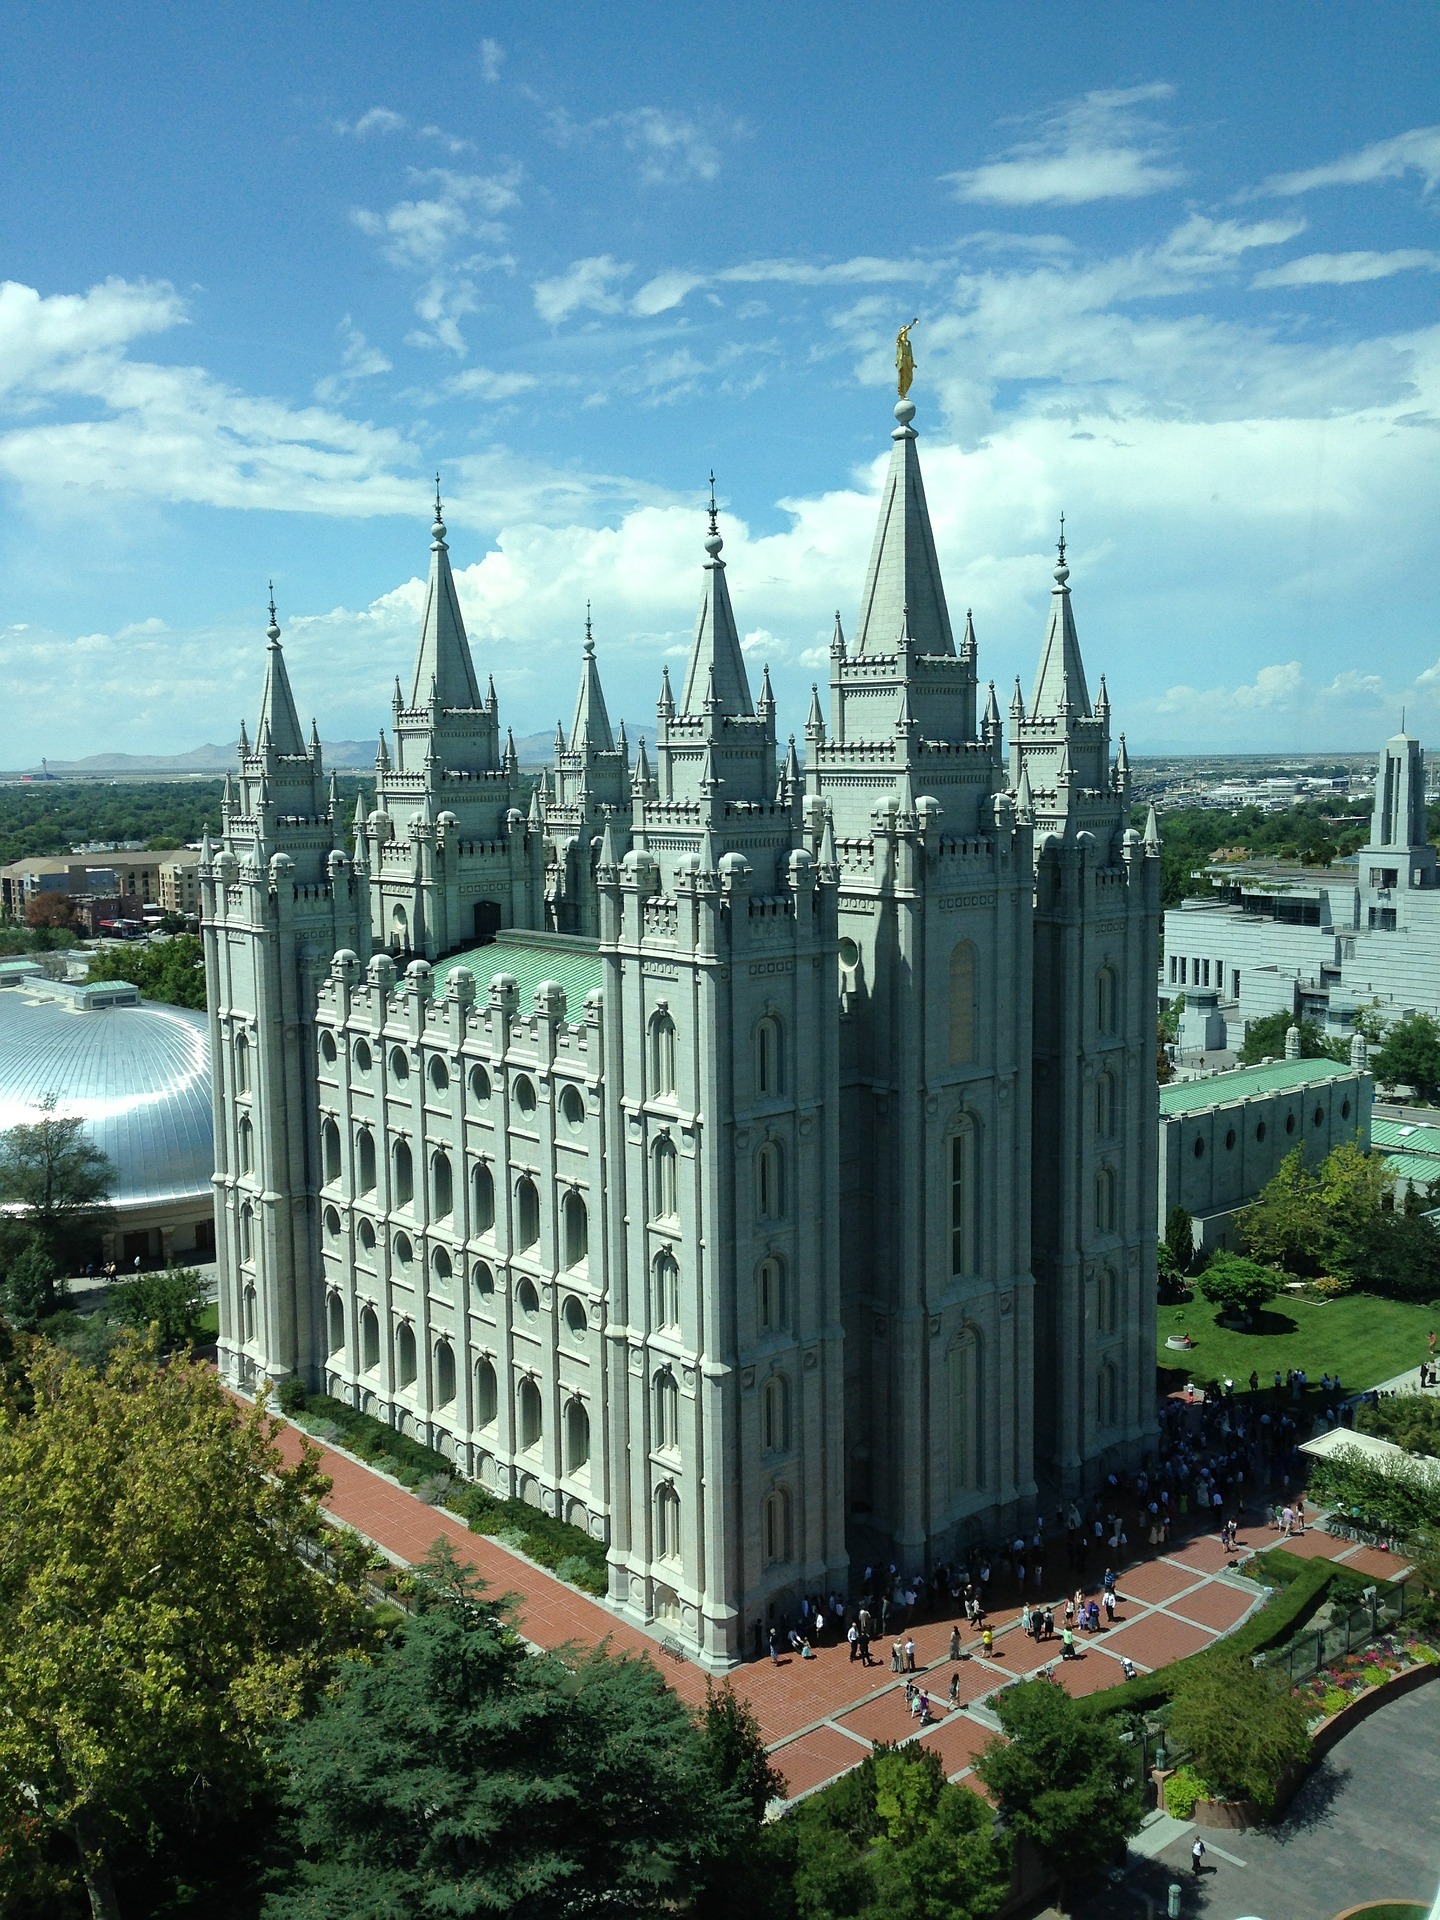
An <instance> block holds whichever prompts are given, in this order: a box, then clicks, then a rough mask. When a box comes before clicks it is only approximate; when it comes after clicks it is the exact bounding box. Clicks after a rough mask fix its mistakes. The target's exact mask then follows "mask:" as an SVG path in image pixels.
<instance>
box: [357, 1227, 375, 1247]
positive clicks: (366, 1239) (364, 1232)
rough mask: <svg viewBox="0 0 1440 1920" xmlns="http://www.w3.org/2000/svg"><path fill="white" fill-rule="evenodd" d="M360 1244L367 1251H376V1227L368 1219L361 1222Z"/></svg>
mask: <svg viewBox="0 0 1440 1920" xmlns="http://www.w3.org/2000/svg"><path fill="white" fill-rule="evenodd" d="M360 1244H361V1246H362V1247H363V1248H364V1249H365V1251H366V1253H373V1252H374V1251H375V1229H374V1227H372V1226H371V1224H370V1222H369V1221H368V1220H362V1221H361V1222H360Z"/></svg>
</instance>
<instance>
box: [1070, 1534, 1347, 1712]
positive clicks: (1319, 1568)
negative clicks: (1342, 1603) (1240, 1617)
mask: <svg viewBox="0 0 1440 1920" xmlns="http://www.w3.org/2000/svg"><path fill="white" fill-rule="evenodd" d="M1260 1558H1261V1561H1262V1564H1263V1565H1264V1566H1265V1570H1266V1572H1267V1573H1268V1574H1269V1575H1270V1577H1271V1578H1272V1579H1274V1580H1276V1581H1277V1583H1280V1591H1279V1592H1278V1593H1277V1594H1276V1595H1275V1597H1274V1598H1273V1599H1271V1600H1269V1601H1267V1602H1266V1604H1265V1605H1264V1606H1263V1607H1262V1608H1261V1609H1260V1611H1259V1612H1258V1613H1255V1614H1252V1615H1251V1617H1250V1618H1249V1619H1248V1620H1247V1621H1246V1622H1245V1624H1244V1626H1243V1627H1237V1628H1236V1630H1235V1632H1234V1633H1227V1634H1226V1635H1225V1636H1224V1638H1223V1639H1220V1640H1217V1641H1215V1642H1214V1644H1213V1645H1211V1646H1209V1647H1206V1648H1205V1649H1204V1650H1203V1651H1202V1652H1200V1653H1192V1654H1187V1655H1186V1657H1185V1658H1184V1659H1183V1660H1173V1661H1171V1663H1170V1665H1169V1666H1168V1667H1157V1668H1156V1670H1155V1672H1154V1673H1143V1674H1137V1676H1136V1677H1135V1679H1133V1680H1122V1681H1121V1682H1120V1685H1119V1686H1118V1687H1105V1688H1103V1689H1102V1690H1101V1691H1100V1692H1099V1693H1092V1694H1088V1695H1087V1696H1086V1697H1085V1698H1084V1699H1083V1700H1081V1701H1079V1703H1078V1704H1079V1707H1080V1709H1081V1711H1082V1713H1084V1714H1086V1715H1088V1716H1090V1717H1093V1718H1099V1717H1100V1716H1102V1715H1104V1714H1107V1713H1150V1712H1153V1711H1154V1709H1155V1708H1156V1707H1162V1706H1164V1704H1165V1702H1166V1701H1167V1700H1168V1699H1169V1698H1170V1696H1171V1694H1172V1693H1173V1692H1174V1691H1175V1683H1176V1681H1177V1680H1178V1678H1179V1676H1180V1675H1181V1674H1182V1673H1186V1672H1189V1671H1190V1669H1191V1668H1193V1667H1194V1666H1196V1665H1197V1664H1198V1663H1199V1662H1201V1661H1204V1660H1209V1659H1212V1658H1214V1657H1216V1656H1217V1655H1221V1656H1227V1657H1228V1656H1229V1655H1231V1654H1234V1653H1242V1654H1254V1653H1264V1652H1265V1651H1266V1650H1267V1649H1269V1648H1270V1647H1275V1646H1279V1645H1280V1644H1281V1643H1282V1642H1283V1641H1285V1640H1288V1639H1289V1638H1290V1636H1291V1635H1292V1634H1294V1633H1298V1632H1299V1630H1300V1628H1301V1627H1303V1626H1304V1625H1305V1622H1306V1621H1307V1620H1310V1619H1312V1618H1313V1617H1314V1615H1315V1614H1316V1613H1318V1612H1319V1610H1320V1608H1321V1607H1322V1606H1323V1605H1324V1603H1325V1601H1326V1600H1327V1599H1328V1598H1329V1597H1330V1595H1331V1593H1332V1592H1333V1591H1335V1590H1336V1589H1343V1588H1345V1587H1354V1588H1356V1589H1358V1588H1360V1587H1363V1586H1367V1585H1369V1584H1370V1583H1369V1582H1368V1581H1365V1580H1362V1579H1361V1577H1360V1576H1359V1575H1358V1574H1356V1573H1353V1572H1351V1570H1350V1569H1349V1568H1347V1567H1337V1566H1335V1565H1334V1564H1333V1562H1331V1561H1329V1560H1302V1559H1300V1557H1299V1556H1298V1555H1296V1554H1289V1553H1285V1552H1284V1550H1283V1549H1274V1550H1272V1551H1271V1552H1269V1553H1267V1554H1263V1555H1261V1556H1260ZM1297 1569H1298V1571H1297Z"/></svg>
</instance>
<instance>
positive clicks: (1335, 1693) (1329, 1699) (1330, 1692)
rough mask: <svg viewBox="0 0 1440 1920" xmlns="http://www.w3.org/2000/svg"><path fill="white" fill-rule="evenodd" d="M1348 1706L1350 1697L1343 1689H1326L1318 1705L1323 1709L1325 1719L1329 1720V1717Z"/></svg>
mask: <svg viewBox="0 0 1440 1920" xmlns="http://www.w3.org/2000/svg"><path fill="white" fill-rule="evenodd" d="M1349 1704H1350V1696H1349V1694H1348V1693H1346V1691H1345V1689H1344V1688H1343V1687H1326V1689H1325V1692H1324V1694H1323V1695H1322V1696H1321V1700H1320V1705H1321V1706H1322V1707H1323V1708H1324V1710H1325V1715H1326V1718H1327V1719H1328V1718H1330V1716H1331V1715H1333V1714H1337V1713H1339V1712H1341V1711H1342V1709H1343V1708H1345V1707H1348V1706H1349Z"/></svg>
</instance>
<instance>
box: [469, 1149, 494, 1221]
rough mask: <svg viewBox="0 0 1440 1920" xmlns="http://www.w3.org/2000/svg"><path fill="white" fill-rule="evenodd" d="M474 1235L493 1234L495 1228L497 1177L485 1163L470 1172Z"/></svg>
mask: <svg viewBox="0 0 1440 1920" xmlns="http://www.w3.org/2000/svg"><path fill="white" fill-rule="evenodd" d="M470 1211H471V1213H472V1215H473V1216H474V1217H473V1219H472V1220H471V1223H470V1231H471V1232H472V1233H491V1232H493V1231H494V1227H495V1176H494V1174H492V1173H491V1171H490V1169H489V1167H487V1166H486V1165H485V1164H484V1162H483V1161H481V1162H479V1163H477V1165H476V1166H474V1167H473V1168H472V1169H471V1171H470Z"/></svg>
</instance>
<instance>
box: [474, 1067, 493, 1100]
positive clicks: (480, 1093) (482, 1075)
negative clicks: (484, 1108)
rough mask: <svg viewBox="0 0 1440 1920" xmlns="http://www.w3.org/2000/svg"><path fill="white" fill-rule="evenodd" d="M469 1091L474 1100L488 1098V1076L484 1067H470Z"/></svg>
mask: <svg viewBox="0 0 1440 1920" xmlns="http://www.w3.org/2000/svg"><path fill="white" fill-rule="evenodd" d="M470 1092H471V1095H472V1097H473V1098H474V1099H476V1100H488V1099H489V1098H490V1076H489V1074H488V1073H487V1072H486V1071H485V1069H484V1067H471V1069H470Z"/></svg>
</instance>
